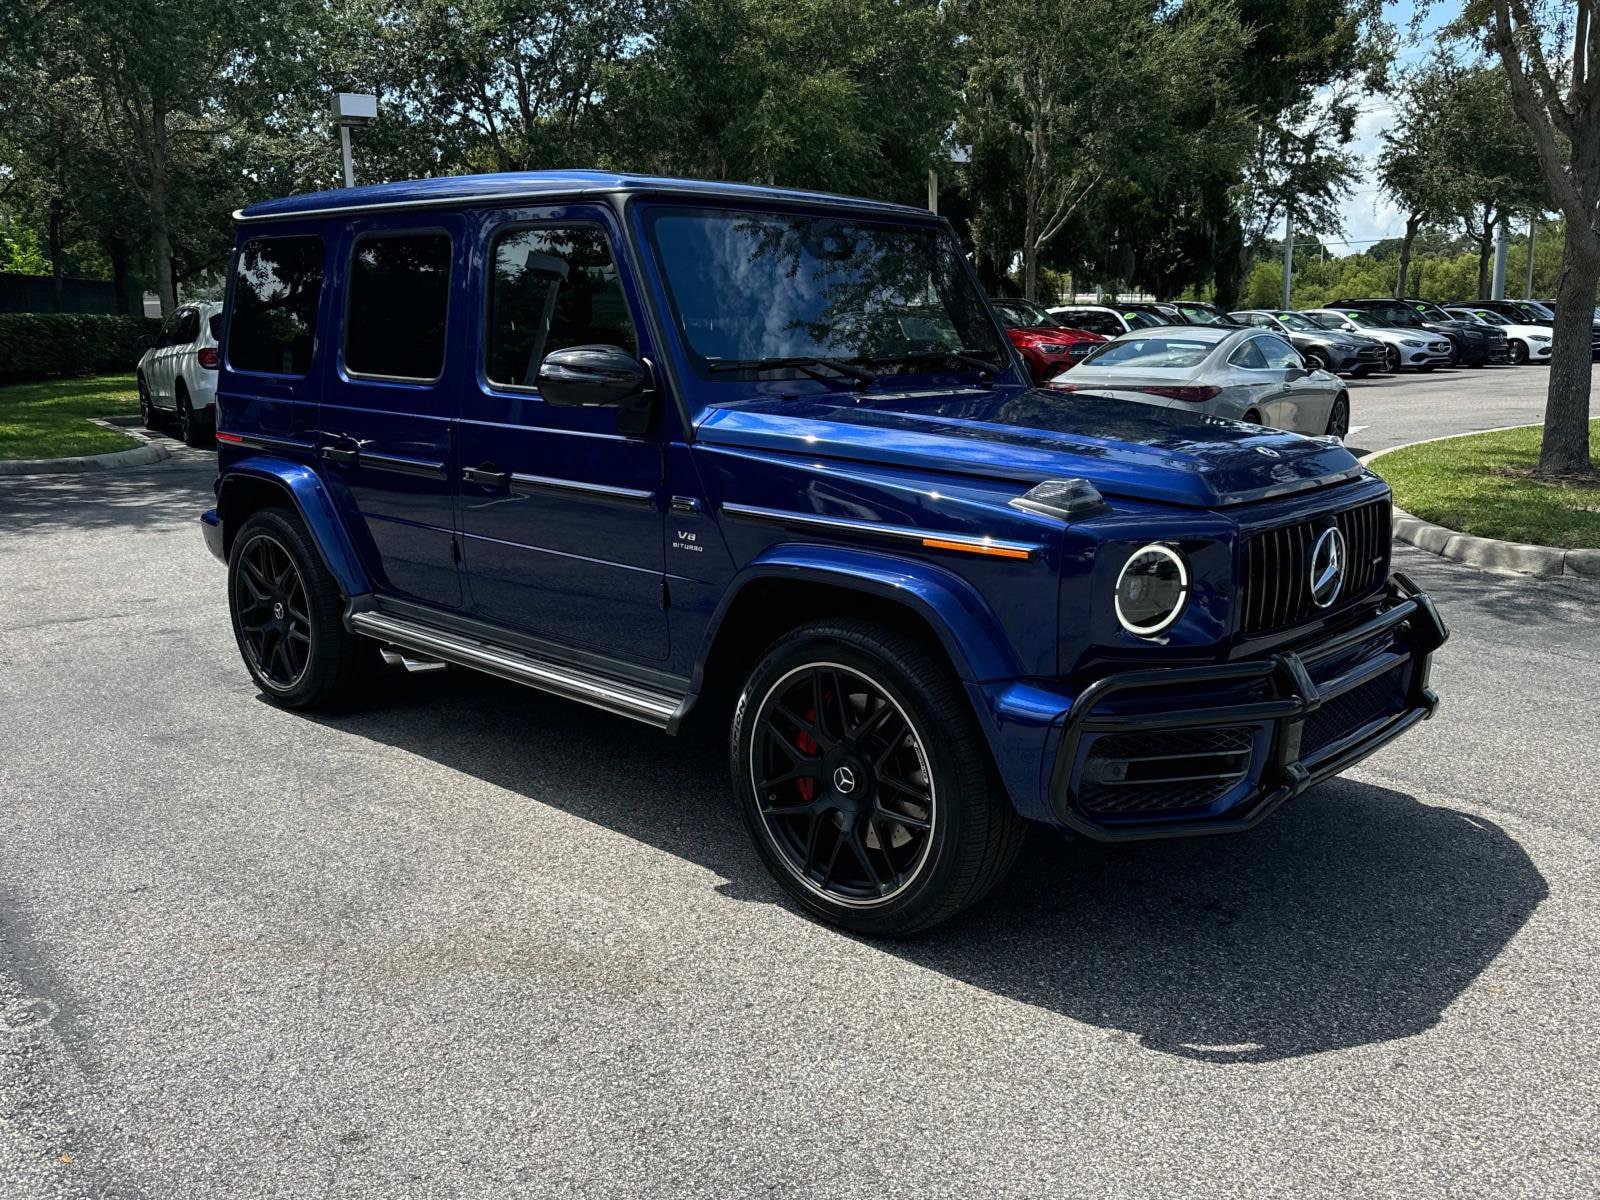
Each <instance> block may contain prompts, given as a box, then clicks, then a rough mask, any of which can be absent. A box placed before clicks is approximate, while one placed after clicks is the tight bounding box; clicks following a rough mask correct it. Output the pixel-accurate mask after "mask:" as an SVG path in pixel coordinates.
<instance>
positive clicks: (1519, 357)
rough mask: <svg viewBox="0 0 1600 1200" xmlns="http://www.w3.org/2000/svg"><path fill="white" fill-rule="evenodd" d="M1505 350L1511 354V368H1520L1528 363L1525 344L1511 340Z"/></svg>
mask: <svg viewBox="0 0 1600 1200" xmlns="http://www.w3.org/2000/svg"><path fill="white" fill-rule="evenodd" d="M1507 349H1508V350H1509V351H1510V353H1511V365H1512V366H1514V367H1520V366H1522V364H1523V363H1525V362H1527V361H1528V344H1527V343H1526V342H1519V341H1516V340H1515V339H1513V340H1512V341H1511V342H1510V343H1509V344H1508V346H1507Z"/></svg>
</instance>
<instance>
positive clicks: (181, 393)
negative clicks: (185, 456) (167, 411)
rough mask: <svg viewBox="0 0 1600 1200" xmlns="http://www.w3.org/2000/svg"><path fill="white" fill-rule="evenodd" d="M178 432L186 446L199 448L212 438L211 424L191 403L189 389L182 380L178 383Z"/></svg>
mask: <svg viewBox="0 0 1600 1200" xmlns="http://www.w3.org/2000/svg"><path fill="white" fill-rule="evenodd" d="M178 432H179V433H180V434H182V436H183V444H184V445H185V446H194V447H196V448H199V447H201V446H204V445H206V444H207V443H208V442H209V441H210V440H211V428H210V426H208V425H207V424H206V422H205V421H204V420H203V419H201V418H200V417H199V416H197V415H196V414H195V411H194V406H193V405H191V404H190V403H189V391H188V389H187V388H185V387H184V386H183V384H182V382H181V381H180V382H179V384H178Z"/></svg>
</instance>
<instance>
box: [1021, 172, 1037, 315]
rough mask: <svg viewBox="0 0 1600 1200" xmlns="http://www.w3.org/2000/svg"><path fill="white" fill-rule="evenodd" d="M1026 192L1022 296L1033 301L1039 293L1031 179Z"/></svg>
mask: <svg viewBox="0 0 1600 1200" xmlns="http://www.w3.org/2000/svg"><path fill="white" fill-rule="evenodd" d="M1030 174H1031V172H1030ZM1027 192H1028V194H1027V199H1026V201H1025V203H1026V205H1027V216H1026V218H1025V220H1024V222H1023V229H1022V294H1023V295H1024V296H1026V297H1027V298H1028V299H1029V300H1033V299H1035V298H1036V296H1037V294H1038V291H1039V191H1038V188H1037V187H1035V186H1034V183H1033V180H1032V179H1030V180H1029V181H1028V184H1027Z"/></svg>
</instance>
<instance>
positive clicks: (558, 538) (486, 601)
mask: <svg viewBox="0 0 1600 1200" xmlns="http://www.w3.org/2000/svg"><path fill="white" fill-rule="evenodd" d="M613 231H614V225H613V224H612V222H611V219H610V215H609V212H608V211H607V210H605V209H603V208H599V207H596V206H587V205H584V206H574V207H563V208H561V209H544V210H531V211H524V212H518V213H496V214H491V215H489V216H488V217H486V218H485V220H484V224H483V226H482V228H481V230H480V237H479V245H480V247H481V251H480V253H479V255H478V259H479V261H481V262H482V263H483V264H484V266H483V269H484V272H485V274H486V276H487V278H486V279H485V280H483V282H482V286H481V287H479V288H478V289H477V290H478V293H479V294H480V295H481V296H483V298H484V300H483V302H484V305H485V308H484V318H483V336H482V344H481V347H480V357H479V361H478V364H477V380H476V382H475V383H474V384H473V385H472V386H469V387H468V388H466V389H465V390H464V393H463V398H462V408H461V420H460V425H459V430H458V462H459V465H460V470H461V493H460V494H461V513H460V521H461V532H462V557H463V567H464V571H465V574H466V578H467V586H468V592H469V595H470V610H471V612H472V614H473V615H474V616H477V617H479V618H481V619H483V620H486V621H491V622H494V623H496V624H500V625H506V626H510V627H513V628H514V629H516V630H517V631H518V632H521V633H523V634H526V635H528V636H531V637H534V638H540V639H546V640H550V641H554V642H557V643H560V644H561V645H562V646H566V647H573V648H581V649H586V650H590V651H594V652H597V653H601V654H606V655H611V656H614V657H623V658H631V659H636V660H639V661H641V662H656V661H659V660H661V659H663V658H665V657H666V655H667V619H666V610H665V605H664V590H663V570H664V565H663V560H664V553H665V551H664V547H663V541H662V531H663V527H664V526H663V522H664V520H665V515H664V508H663V505H662V503H661V490H662V482H661V481H662V465H661V463H662V460H661V443H660V441H659V439H658V438H656V437H654V436H640V435H637V434H633V433H629V432H626V431H624V430H623V429H622V428H620V427H619V419H618V411H617V410H616V409H607V408H562V407H556V406H554V405H550V404H547V403H546V402H545V401H544V400H543V399H542V398H541V397H540V395H539V388H538V373H539V364H540V362H541V361H542V360H543V358H544V356H545V355H546V354H548V353H549V352H550V351H552V350H558V349H562V348H564V347H568V346H582V345H595V344H607V345H613V346H620V347H622V348H624V349H626V350H627V351H628V352H629V353H631V354H635V355H639V356H641V357H648V355H649V347H648V346H647V345H645V344H644V334H643V332H642V331H643V329H644V325H643V322H642V321H640V320H639V315H640V314H639V312H638V310H637V307H636V299H635V297H636V295H637V293H636V291H635V290H634V287H633V285H632V283H631V281H630V280H628V279H627V278H626V277H625V275H624V274H623V273H622V272H621V271H620V270H619V267H618V261H617V257H616V255H615V253H614V251H613V246H614V240H613V236H612V235H613Z"/></svg>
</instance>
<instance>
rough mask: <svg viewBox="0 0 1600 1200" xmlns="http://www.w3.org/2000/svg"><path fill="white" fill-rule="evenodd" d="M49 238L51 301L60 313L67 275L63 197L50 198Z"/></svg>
mask: <svg viewBox="0 0 1600 1200" xmlns="http://www.w3.org/2000/svg"><path fill="white" fill-rule="evenodd" d="M47 236H48V237H49V239H50V295H51V301H52V303H53V304H54V305H55V310H56V312H60V311H61V304H62V300H63V298H64V296H63V293H64V291H65V285H64V283H63V282H62V275H63V274H65V272H64V270H63V268H62V263H61V255H62V250H63V247H62V244H61V243H62V236H61V197H60V196H59V195H58V196H52V197H51V198H50V228H49V230H48V232H47Z"/></svg>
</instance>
